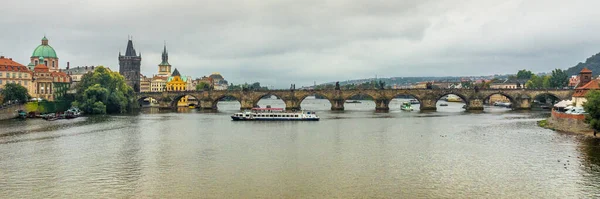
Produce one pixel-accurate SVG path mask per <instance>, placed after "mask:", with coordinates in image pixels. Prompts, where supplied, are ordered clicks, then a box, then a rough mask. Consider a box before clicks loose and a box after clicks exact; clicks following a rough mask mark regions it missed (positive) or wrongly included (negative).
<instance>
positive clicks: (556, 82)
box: [549, 69, 569, 88]
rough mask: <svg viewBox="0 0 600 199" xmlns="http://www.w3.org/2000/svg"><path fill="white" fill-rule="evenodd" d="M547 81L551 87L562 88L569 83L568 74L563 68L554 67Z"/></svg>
mask: <svg viewBox="0 0 600 199" xmlns="http://www.w3.org/2000/svg"><path fill="white" fill-rule="evenodd" d="M549 81H550V85H549V87H551V88H564V87H567V86H568V85H569V75H568V74H567V72H566V71H564V70H561V69H554V70H553V71H552V76H551V77H550V80H549Z"/></svg>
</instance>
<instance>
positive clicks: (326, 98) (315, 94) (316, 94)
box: [297, 91, 335, 109]
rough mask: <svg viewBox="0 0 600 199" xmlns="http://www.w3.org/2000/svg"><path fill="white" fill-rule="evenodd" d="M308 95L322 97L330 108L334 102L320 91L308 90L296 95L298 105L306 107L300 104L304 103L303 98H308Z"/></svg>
mask: <svg viewBox="0 0 600 199" xmlns="http://www.w3.org/2000/svg"><path fill="white" fill-rule="evenodd" d="M309 96H315V98H318V97H322V98H323V99H325V100H327V101H328V102H329V106H330V107H328V108H329V109H331V107H332V106H333V104H334V103H335V102H334V101H333V99H332V98H331V97H330V96H327V95H326V94H323V93H321V92H317V91H312V92H308V93H306V94H302V95H300V96H297V97H298V104H299V105H300V107H302V108H306V107H305V106H304V105H302V103H304V102H305V100H306V98H308V97H309ZM313 106H314V105H313Z"/></svg>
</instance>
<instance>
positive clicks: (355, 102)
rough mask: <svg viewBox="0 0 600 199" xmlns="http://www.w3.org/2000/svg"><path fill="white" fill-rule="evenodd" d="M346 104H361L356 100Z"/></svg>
mask: <svg viewBox="0 0 600 199" xmlns="http://www.w3.org/2000/svg"><path fill="white" fill-rule="evenodd" d="M346 103H348V104H360V103H362V102H360V101H358V100H352V101H346Z"/></svg>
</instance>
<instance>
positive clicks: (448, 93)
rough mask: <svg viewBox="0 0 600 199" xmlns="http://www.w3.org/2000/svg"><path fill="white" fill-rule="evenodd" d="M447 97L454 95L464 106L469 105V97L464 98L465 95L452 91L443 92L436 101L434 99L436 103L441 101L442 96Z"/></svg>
mask: <svg viewBox="0 0 600 199" xmlns="http://www.w3.org/2000/svg"><path fill="white" fill-rule="evenodd" d="M447 95H456V96H458V97H459V98H460V99H461V100H462V101H463V102H464V103H465V104H469V100H470V99H469V97H468V96H466V95H464V94H462V93H459V92H454V91H451V92H443V93H442V94H440V95H438V96H436V99H435V101H436V103H437V101H440V100H441V99H442V98H443V97H444V96H447Z"/></svg>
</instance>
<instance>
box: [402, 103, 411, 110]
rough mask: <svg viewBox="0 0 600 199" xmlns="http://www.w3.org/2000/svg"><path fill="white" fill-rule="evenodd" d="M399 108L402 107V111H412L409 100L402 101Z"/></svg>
mask: <svg viewBox="0 0 600 199" xmlns="http://www.w3.org/2000/svg"><path fill="white" fill-rule="evenodd" d="M400 109H402V110H403V111H412V110H413V108H412V106H411V105H410V102H403V103H402V106H401V107H400Z"/></svg>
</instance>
